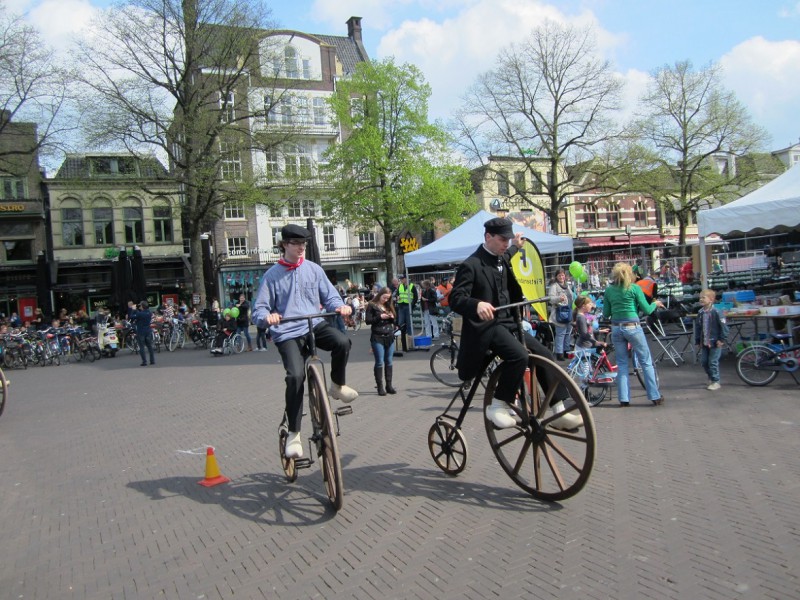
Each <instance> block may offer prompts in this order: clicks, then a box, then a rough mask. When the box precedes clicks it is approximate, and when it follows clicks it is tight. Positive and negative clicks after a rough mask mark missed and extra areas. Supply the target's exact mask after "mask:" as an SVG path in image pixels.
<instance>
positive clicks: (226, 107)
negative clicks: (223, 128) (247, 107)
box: [217, 91, 236, 123]
mask: <svg viewBox="0 0 800 600" xmlns="http://www.w3.org/2000/svg"><path fill="white" fill-rule="evenodd" d="M217 94H218V95H219V120H220V121H221V122H222V123H233V121H235V120H236V109H235V104H234V101H235V96H234V93H233V92H232V91H230V92H228V101H227V102H225V100H224V99H223V93H222V92H221V91H220V92H217Z"/></svg>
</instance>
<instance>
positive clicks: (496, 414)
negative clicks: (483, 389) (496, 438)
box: [486, 398, 517, 429]
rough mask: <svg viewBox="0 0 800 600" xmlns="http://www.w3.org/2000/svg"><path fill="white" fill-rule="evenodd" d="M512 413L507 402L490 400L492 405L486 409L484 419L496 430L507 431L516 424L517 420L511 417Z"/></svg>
mask: <svg viewBox="0 0 800 600" xmlns="http://www.w3.org/2000/svg"><path fill="white" fill-rule="evenodd" d="M513 413H514V411H513V410H512V409H511V408H510V407H509V406H508V403H507V402H503V401H502V400H498V399H497V398H495V399H493V400H492V403H491V404H490V405H489V406H487V407H486V418H487V419H489V420H490V421H491V422H492V423H493V424H494V426H495V427H497V428H498V429H508V428H509V427H514V425H516V424H517V420H516V419H515V418H514V417H512V416H511V414H513Z"/></svg>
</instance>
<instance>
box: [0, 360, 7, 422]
mask: <svg viewBox="0 0 800 600" xmlns="http://www.w3.org/2000/svg"><path fill="white" fill-rule="evenodd" d="M8 395H9V390H8V379H6V375H5V373H3V370H2V369H0V415H2V414H3V411H4V410H5V409H6V402H8Z"/></svg>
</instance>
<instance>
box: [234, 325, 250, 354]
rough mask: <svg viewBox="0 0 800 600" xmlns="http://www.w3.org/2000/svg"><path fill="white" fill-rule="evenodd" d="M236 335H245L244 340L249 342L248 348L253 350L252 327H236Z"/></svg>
mask: <svg viewBox="0 0 800 600" xmlns="http://www.w3.org/2000/svg"><path fill="white" fill-rule="evenodd" d="M236 333H241V334H244V338H245V339H246V340H247V347H248V348H250V349H251V350H252V348H253V340H252V339H250V326H249V325H244V326H238V325H237V327H236Z"/></svg>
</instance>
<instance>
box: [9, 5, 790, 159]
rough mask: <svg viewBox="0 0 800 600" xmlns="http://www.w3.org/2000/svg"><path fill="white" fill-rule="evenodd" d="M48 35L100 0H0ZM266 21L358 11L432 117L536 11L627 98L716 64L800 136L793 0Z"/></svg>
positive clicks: (735, 87) (328, 28)
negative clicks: (611, 74)
mask: <svg viewBox="0 0 800 600" xmlns="http://www.w3.org/2000/svg"><path fill="white" fill-rule="evenodd" d="M0 1H1V0H0ZM5 3H6V5H7V6H8V7H9V8H11V9H14V10H17V11H26V12H27V13H28V15H29V18H30V20H31V21H32V22H33V23H34V24H35V25H36V26H37V27H39V28H40V29H42V31H43V32H44V34H45V35H46V36H48V37H49V38H51V39H53V40H54V41H56V42H57V40H58V39H61V38H64V37H65V36H66V35H67V34H69V33H73V34H77V35H80V32H81V30H82V29H83V27H84V26H85V22H86V20H87V19H88V18H90V17H91V14H92V13H93V12H94V11H95V10H96V9H97V8H98V7H101V6H108V5H109V4H110V0H5ZM267 4H268V5H269V6H271V8H272V14H273V18H274V20H275V22H276V25H279V26H280V27H282V28H286V29H297V30H299V31H307V32H310V33H326V34H332V35H346V33H347V28H346V25H345V21H346V20H347V19H348V18H349V17H350V16H352V15H356V16H360V17H362V19H363V21H362V26H363V29H364V31H363V36H364V43H365V45H366V47H367V50H368V52H369V53H370V56H371V57H373V58H375V57H377V58H383V57H386V56H394V57H395V59H396V60H397V61H398V62H409V63H414V64H416V65H417V66H418V67H420V69H422V71H423V73H425V76H426V78H427V80H428V82H429V83H430V84H431V86H432V88H433V97H432V99H431V116H432V117H434V118H443V119H446V118H447V117H448V116H449V114H450V112H451V111H452V110H454V109H455V108H456V107H457V106H458V105H459V99H460V97H461V95H462V94H463V92H464V90H465V89H466V88H467V87H468V86H469V85H470V84H471V83H472V82H473V81H474V79H475V77H476V76H477V75H478V74H479V73H481V72H483V71H486V70H488V69H491V68H492V66H493V60H494V58H495V57H496V56H497V53H498V51H499V50H500V49H501V48H503V47H504V46H506V45H508V44H509V43H511V42H515V41H520V40H522V39H524V37H525V36H526V35H527V34H528V33H529V32H530V31H531V29H533V28H534V27H535V26H536V25H537V23H540V22H541V21H542V20H543V19H544V18H550V19H555V20H559V21H563V22H571V23H576V24H582V25H586V24H591V25H592V26H593V27H594V28H595V30H596V32H597V35H598V41H599V46H600V49H601V52H602V54H603V56H604V57H606V58H608V59H609V60H610V61H611V62H612V64H613V65H614V67H615V69H616V70H617V71H618V72H619V73H620V75H621V76H622V77H623V78H624V79H625V80H626V82H627V84H628V86H627V94H626V99H627V106H628V108H629V109H632V108H633V106H634V104H635V100H636V98H637V97H638V95H639V94H640V93H641V91H642V90H643V88H644V85H645V83H646V80H647V75H648V73H650V72H651V71H652V70H653V69H655V68H657V67H659V66H662V65H664V64H668V63H669V64H672V63H674V62H675V61H678V60H685V59H689V60H691V61H692V62H693V63H694V64H695V66H698V67H700V66H704V65H706V64H708V63H710V62H712V61H713V62H717V63H720V64H721V65H722V67H723V69H724V71H723V72H724V79H723V81H724V84H725V86H726V87H727V88H728V89H730V90H732V91H734V92H735V93H736V94H737V96H738V97H739V99H740V100H741V101H742V102H743V103H744V104H745V105H746V106H747V107H748V109H749V110H750V113H751V115H752V117H753V119H754V121H755V122H756V123H758V124H759V125H761V126H763V127H765V128H766V129H767V130H768V131H769V133H770V134H771V135H772V142H771V144H770V149H778V148H784V147H786V146H789V145H791V144H794V143H798V141H800V118H798V114H800V0H727V1H721V0H692V1H690V0H670V1H668V2H667V1H664V0H560V1H559V2H542V1H538V0H291V1H290V0H281V1H278V2H268V3H267Z"/></svg>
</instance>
